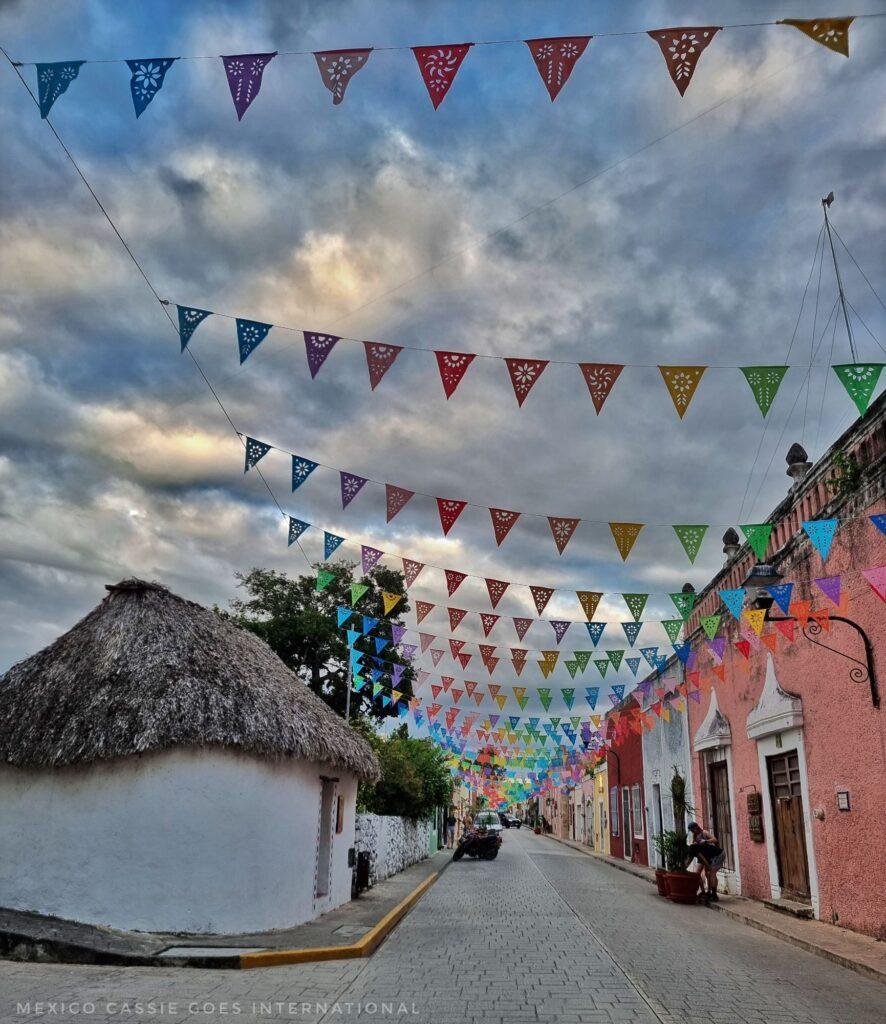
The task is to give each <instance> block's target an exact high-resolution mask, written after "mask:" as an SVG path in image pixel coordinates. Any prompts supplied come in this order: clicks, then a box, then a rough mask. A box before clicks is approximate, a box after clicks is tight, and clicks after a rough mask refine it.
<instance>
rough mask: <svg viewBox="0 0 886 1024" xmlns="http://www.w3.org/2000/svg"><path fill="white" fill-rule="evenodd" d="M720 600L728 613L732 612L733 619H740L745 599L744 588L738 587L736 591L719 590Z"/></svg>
mask: <svg viewBox="0 0 886 1024" xmlns="http://www.w3.org/2000/svg"><path fill="white" fill-rule="evenodd" d="M720 599H721V600H722V602H723V604H725V605H726V607H727V608H728V609H729V611H730V612H732V615H733V617H734V618H736V619H740V618H741V609H742V605H744V599H745V589H744V587H739V588H738V589H737V590H721V591H720Z"/></svg>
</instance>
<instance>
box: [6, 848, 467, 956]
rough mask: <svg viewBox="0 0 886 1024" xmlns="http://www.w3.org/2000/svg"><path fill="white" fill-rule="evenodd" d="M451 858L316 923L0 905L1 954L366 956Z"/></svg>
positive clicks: (438, 859) (446, 854)
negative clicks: (216, 930) (180, 919)
mask: <svg viewBox="0 0 886 1024" xmlns="http://www.w3.org/2000/svg"><path fill="white" fill-rule="evenodd" d="M450 860H451V851H449V850H440V851H439V852H438V853H437V854H436V855H435V856H433V857H428V858H427V859H426V860H423V861H420V862H419V863H418V864H413V865H412V866H411V867H409V868H406V870H405V871H401V872H400V873H399V874H397V875H394V876H393V877H391V878H388V879H386V880H385V881H383V882H379V883H378V884H377V885H375V886H373V888H372V889H370V890H369V891H368V892H365V893H363V894H362V895H360V896H359V897H358V898H357V899H356V900H351V901H350V902H349V903H346V904H344V906H341V907H338V908H337V909H335V910H332V911H330V912H329V913H328V914H324V915H323V916H322V917H318V918H317V919H316V920H314V921H308V922H306V923H305V924H302V925H298V926H297V927H295V928H286V929H282V930H280V931H273V932H255V933H251V934H250V933H245V934H240V935H181V934H179V935H175V934H161V933H154V932H124V931H116V930H114V929H111V928H101V927H97V926H95V925H88V924H80V923H78V922H76V921H65V920H62V919H61V918H56V917H46V916H43V915H42V914H32V913H27V912H24V911H19V910H4V909H0V956H2V957H5V958H8V959H12V960H31V961H39V962H43V963H74V964H108V965H121V966H122V965H128V966H137V967H145V966H155V967H160V966H162V967H227V968H237V969H239V968H243V967H258V966H274V965H277V964H282V963H310V962H314V961H322V960H338V959H350V958H353V957H362V956H368V955H369V954H370V953H372V952H373V951H374V950H375V948H376V947H377V946H378V945H379V944H380V943H381V942H382V941H383V940H384V938H385V937H386V936H387V934H388V933H389V932H390V931H391V929H392V928H393V927H394V926H395V925H396V924H397V922H398V921H399V920H400V918H401V917H402V916H403V914H405V913H406V912H407V911H408V910H409V909H410V907H411V906H412V904H413V903H414V902H415V901H416V900H417V899H418V898H420V896H421V895H422V894H423V893H424V892H425V890H426V889H427V888H428V887H429V886H430V885H431V884H433V882H434V881H435V879H436V878H437V876H438V875H439V874H440V872H441V871H442V870H443V868H445V867H446V865H447V864H449V862H450Z"/></svg>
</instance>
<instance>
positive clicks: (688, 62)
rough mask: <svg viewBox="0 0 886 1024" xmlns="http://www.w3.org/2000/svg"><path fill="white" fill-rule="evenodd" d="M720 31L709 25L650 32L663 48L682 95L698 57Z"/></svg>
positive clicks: (669, 71) (663, 53) (669, 70)
mask: <svg viewBox="0 0 886 1024" xmlns="http://www.w3.org/2000/svg"><path fill="white" fill-rule="evenodd" d="M719 31H720V28H719V26H717V25H708V26H707V27H706V28H659V29H655V30H654V31H652V32H649V33H648V35H650V36H652V38H653V39H654V40H655V41H656V42H657V43H658V45H659V47H660V48H661V54H662V56H663V57H664V59H665V64H667V67H668V73H669V74H670V76H671V78H672V79H673V81H674V85H676V87H677V91H678V92H679V93H680V95H681V96H682V95H683V94H684V93H685V92H686V90H687V88H688V87H689V83H690V81H692V75H693V74H694V72H695V67H696V65H697V64H698V58H699V57H700V56H701V55H702V52H703V51H704V50H705V48H706V47H707V46H708V44H709V43H710V41H711V40H712V39H713V38H714V36H715V35H716V34H717V33H718V32H719Z"/></svg>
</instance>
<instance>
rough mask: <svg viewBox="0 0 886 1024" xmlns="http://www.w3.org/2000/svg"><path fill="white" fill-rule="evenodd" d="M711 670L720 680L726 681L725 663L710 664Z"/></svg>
mask: <svg viewBox="0 0 886 1024" xmlns="http://www.w3.org/2000/svg"><path fill="white" fill-rule="evenodd" d="M711 672H713V673H714V675H715V676H716V677H717V678H718V679H719V680H720V682H721V683H722V682H725V681H726V666H725V665H711Z"/></svg>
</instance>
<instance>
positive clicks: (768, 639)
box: [760, 633, 778, 654]
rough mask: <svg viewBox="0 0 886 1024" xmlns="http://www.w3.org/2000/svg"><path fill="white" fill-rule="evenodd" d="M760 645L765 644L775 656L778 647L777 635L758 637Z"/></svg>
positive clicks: (769, 634) (767, 634) (768, 634)
mask: <svg viewBox="0 0 886 1024" xmlns="http://www.w3.org/2000/svg"><path fill="white" fill-rule="evenodd" d="M760 643H761V644H765V645H766V646H767V647H768V648H769V650H770V651H772V653H773V654H775V651H776V648H777V646H778V634H777V633H766V634H764V635H763V636H761V637H760Z"/></svg>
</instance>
